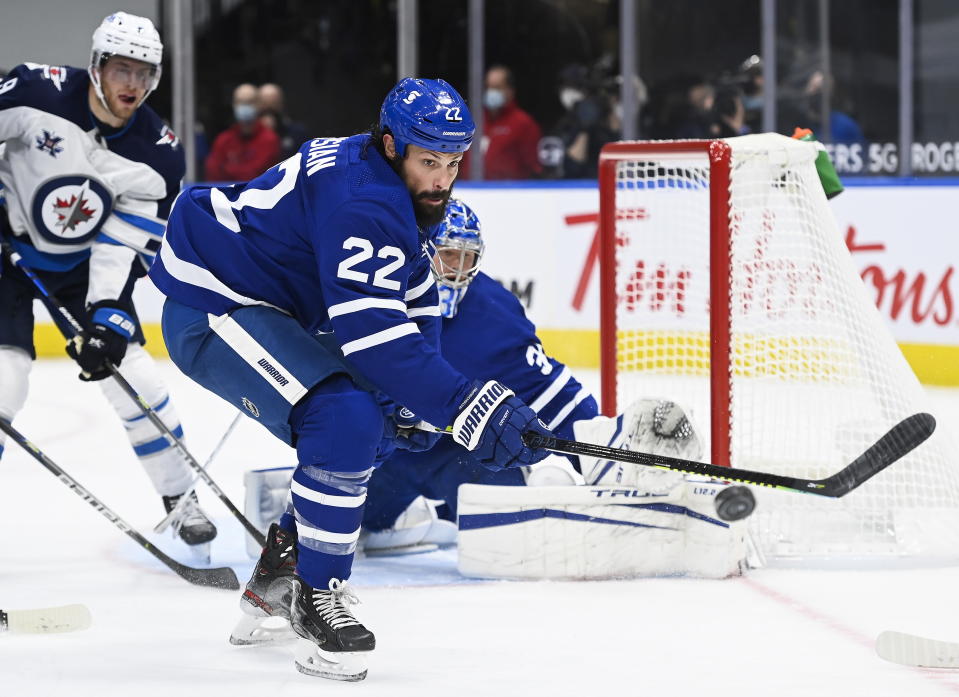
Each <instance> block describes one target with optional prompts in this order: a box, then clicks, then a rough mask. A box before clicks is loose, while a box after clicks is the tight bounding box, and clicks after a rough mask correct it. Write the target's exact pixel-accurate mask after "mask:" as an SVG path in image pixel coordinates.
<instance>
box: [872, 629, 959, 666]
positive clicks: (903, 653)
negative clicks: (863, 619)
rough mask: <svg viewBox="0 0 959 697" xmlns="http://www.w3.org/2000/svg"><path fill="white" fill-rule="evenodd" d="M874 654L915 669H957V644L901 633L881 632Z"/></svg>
mask: <svg viewBox="0 0 959 697" xmlns="http://www.w3.org/2000/svg"><path fill="white" fill-rule="evenodd" d="M876 653H877V654H879V657H880V658H883V659H885V660H887V661H890V662H892V663H899V664H901V665H904V666H914V667H916V668H959V643H956V642H951V641H936V640H935V639H926V638H925V637H921V636H915V635H914V634H905V633H903V632H883V633H882V634H880V635H879V636H878V637H877V638H876Z"/></svg>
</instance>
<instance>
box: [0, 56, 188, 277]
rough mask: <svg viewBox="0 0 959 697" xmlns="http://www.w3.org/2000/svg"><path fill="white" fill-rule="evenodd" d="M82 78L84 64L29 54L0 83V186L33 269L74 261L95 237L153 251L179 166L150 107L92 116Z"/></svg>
mask: <svg viewBox="0 0 959 697" xmlns="http://www.w3.org/2000/svg"><path fill="white" fill-rule="evenodd" d="M89 87H90V78H89V76H88V75H87V72H86V71H85V70H80V69H78V68H71V67H57V66H49V65H40V64H35V63H25V64H23V65H19V66H17V67H16V68H14V69H13V71H11V72H10V74H9V75H7V76H6V79H5V80H4V81H3V82H0V141H3V147H2V148H0V183H2V185H3V189H2V194H3V197H4V199H5V206H6V208H7V212H8V216H9V221H10V227H11V229H12V232H13V234H14V235H15V236H16V237H15V240H14V244H15V245H16V247H17V249H18V251H20V253H21V254H22V255H23V257H24V259H25V260H26V261H27V263H28V265H30V266H32V267H35V268H38V269H46V270H50V271H63V270H66V269H69V268H72V267H73V266H75V265H76V264H78V263H80V262H81V261H83V260H84V259H86V258H87V257H88V256H89V254H90V247H91V246H92V245H93V244H94V243H95V242H103V243H107V244H116V245H123V246H127V247H130V248H132V249H134V250H135V251H136V252H138V253H140V254H141V255H143V257H144V259H145V261H148V260H150V259H151V258H152V256H153V254H155V253H156V250H157V249H159V246H160V240H161V238H162V235H163V229H164V225H165V221H166V218H167V216H168V215H169V212H170V207H171V206H172V204H173V201H174V199H175V198H176V195H177V193H178V192H179V189H180V181H181V179H182V178H183V173H184V170H185V168H186V160H185V158H184V154H183V148H182V147H180V143H179V141H178V139H177V138H176V136H175V135H174V134H173V132H172V131H171V130H170V129H169V128H168V127H167V126H166V125H165V124H164V123H163V122H162V120H161V119H160V117H159V116H157V114H156V113H155V112H154V111H153V110H152V109H151V108H150V107H149V106H147V105H143V106H141V107H140V108H139V109H137V110H136V111H135V112H134V114H133V116H132V117H131V118H130V120H129V121H128V122H127V123H126V124H125V125H124V126H123V127H122V128H118V129H115V128H111V127H110V126H107V125H106V124H103V123H101V122H99V121H97V120H96V119H95V118H94V116H93V113H92V112H91V110H90V106H89ZM123 280H124V281H125V276H124V279H123Z"/></svg>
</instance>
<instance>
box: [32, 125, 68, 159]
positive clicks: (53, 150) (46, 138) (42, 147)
mask: <svg viewBox="0 0 959 697" xmlns="http://www.w3.org/2000/svg"><path fill="white" fill-rule="evenodd" d="M62 141H63V138H61V137H59V136H57V135H56V134H55V133H51V132H50V131H48V130H46V129H44V130H43V135H42V136H37V150H39V151H40V152H48V153H50V157H56V156H57V155H59V154H60V153H62V152H63V148H62V147H60V143H61V142H62Z"/></svg>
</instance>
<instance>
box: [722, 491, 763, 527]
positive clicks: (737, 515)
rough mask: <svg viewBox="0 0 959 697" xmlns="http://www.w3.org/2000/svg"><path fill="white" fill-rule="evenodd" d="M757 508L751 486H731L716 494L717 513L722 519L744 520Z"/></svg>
mask: <svg viewBox="0 0 959 697" xmlns="http://www.w3.org/2000/svg"><path fill="white" fill-rule="evenodd" d="M754 508H756V498H755V497H754V496H753V492H752V491H750V490H749V487H745V486H731V487H728V488H726V489H723V490H722V491H720V492H719V493H718V494H716V515H718V516H719V518H720V519H721V520H726V521H732V520H742V519H743V518H745V517H747V516H748V515H749V514H750V513H752V512H753V509H754Z"/></svg>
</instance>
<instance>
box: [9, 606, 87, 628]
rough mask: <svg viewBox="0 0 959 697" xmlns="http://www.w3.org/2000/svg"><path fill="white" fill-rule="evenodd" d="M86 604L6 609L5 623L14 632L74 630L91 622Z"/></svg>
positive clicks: (85, 626)
mask: <svg viewBox="0 0 959 697" xmlns="http://www.w3.org/2000/svg"><path fill="white" fill-rule="evenodd" d="M92 621H93V620H92V618H91V617H90V610H88V609H87V606H86V605H61V606H59V607H46V608H41V609H37V610H8V611H7V625H8V628H9V630H10V632H11V633H15V634H55V633H58V632H76V631H79V630H81V629H87V628H89V626H90V624H91V623H92Z"/></svg>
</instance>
